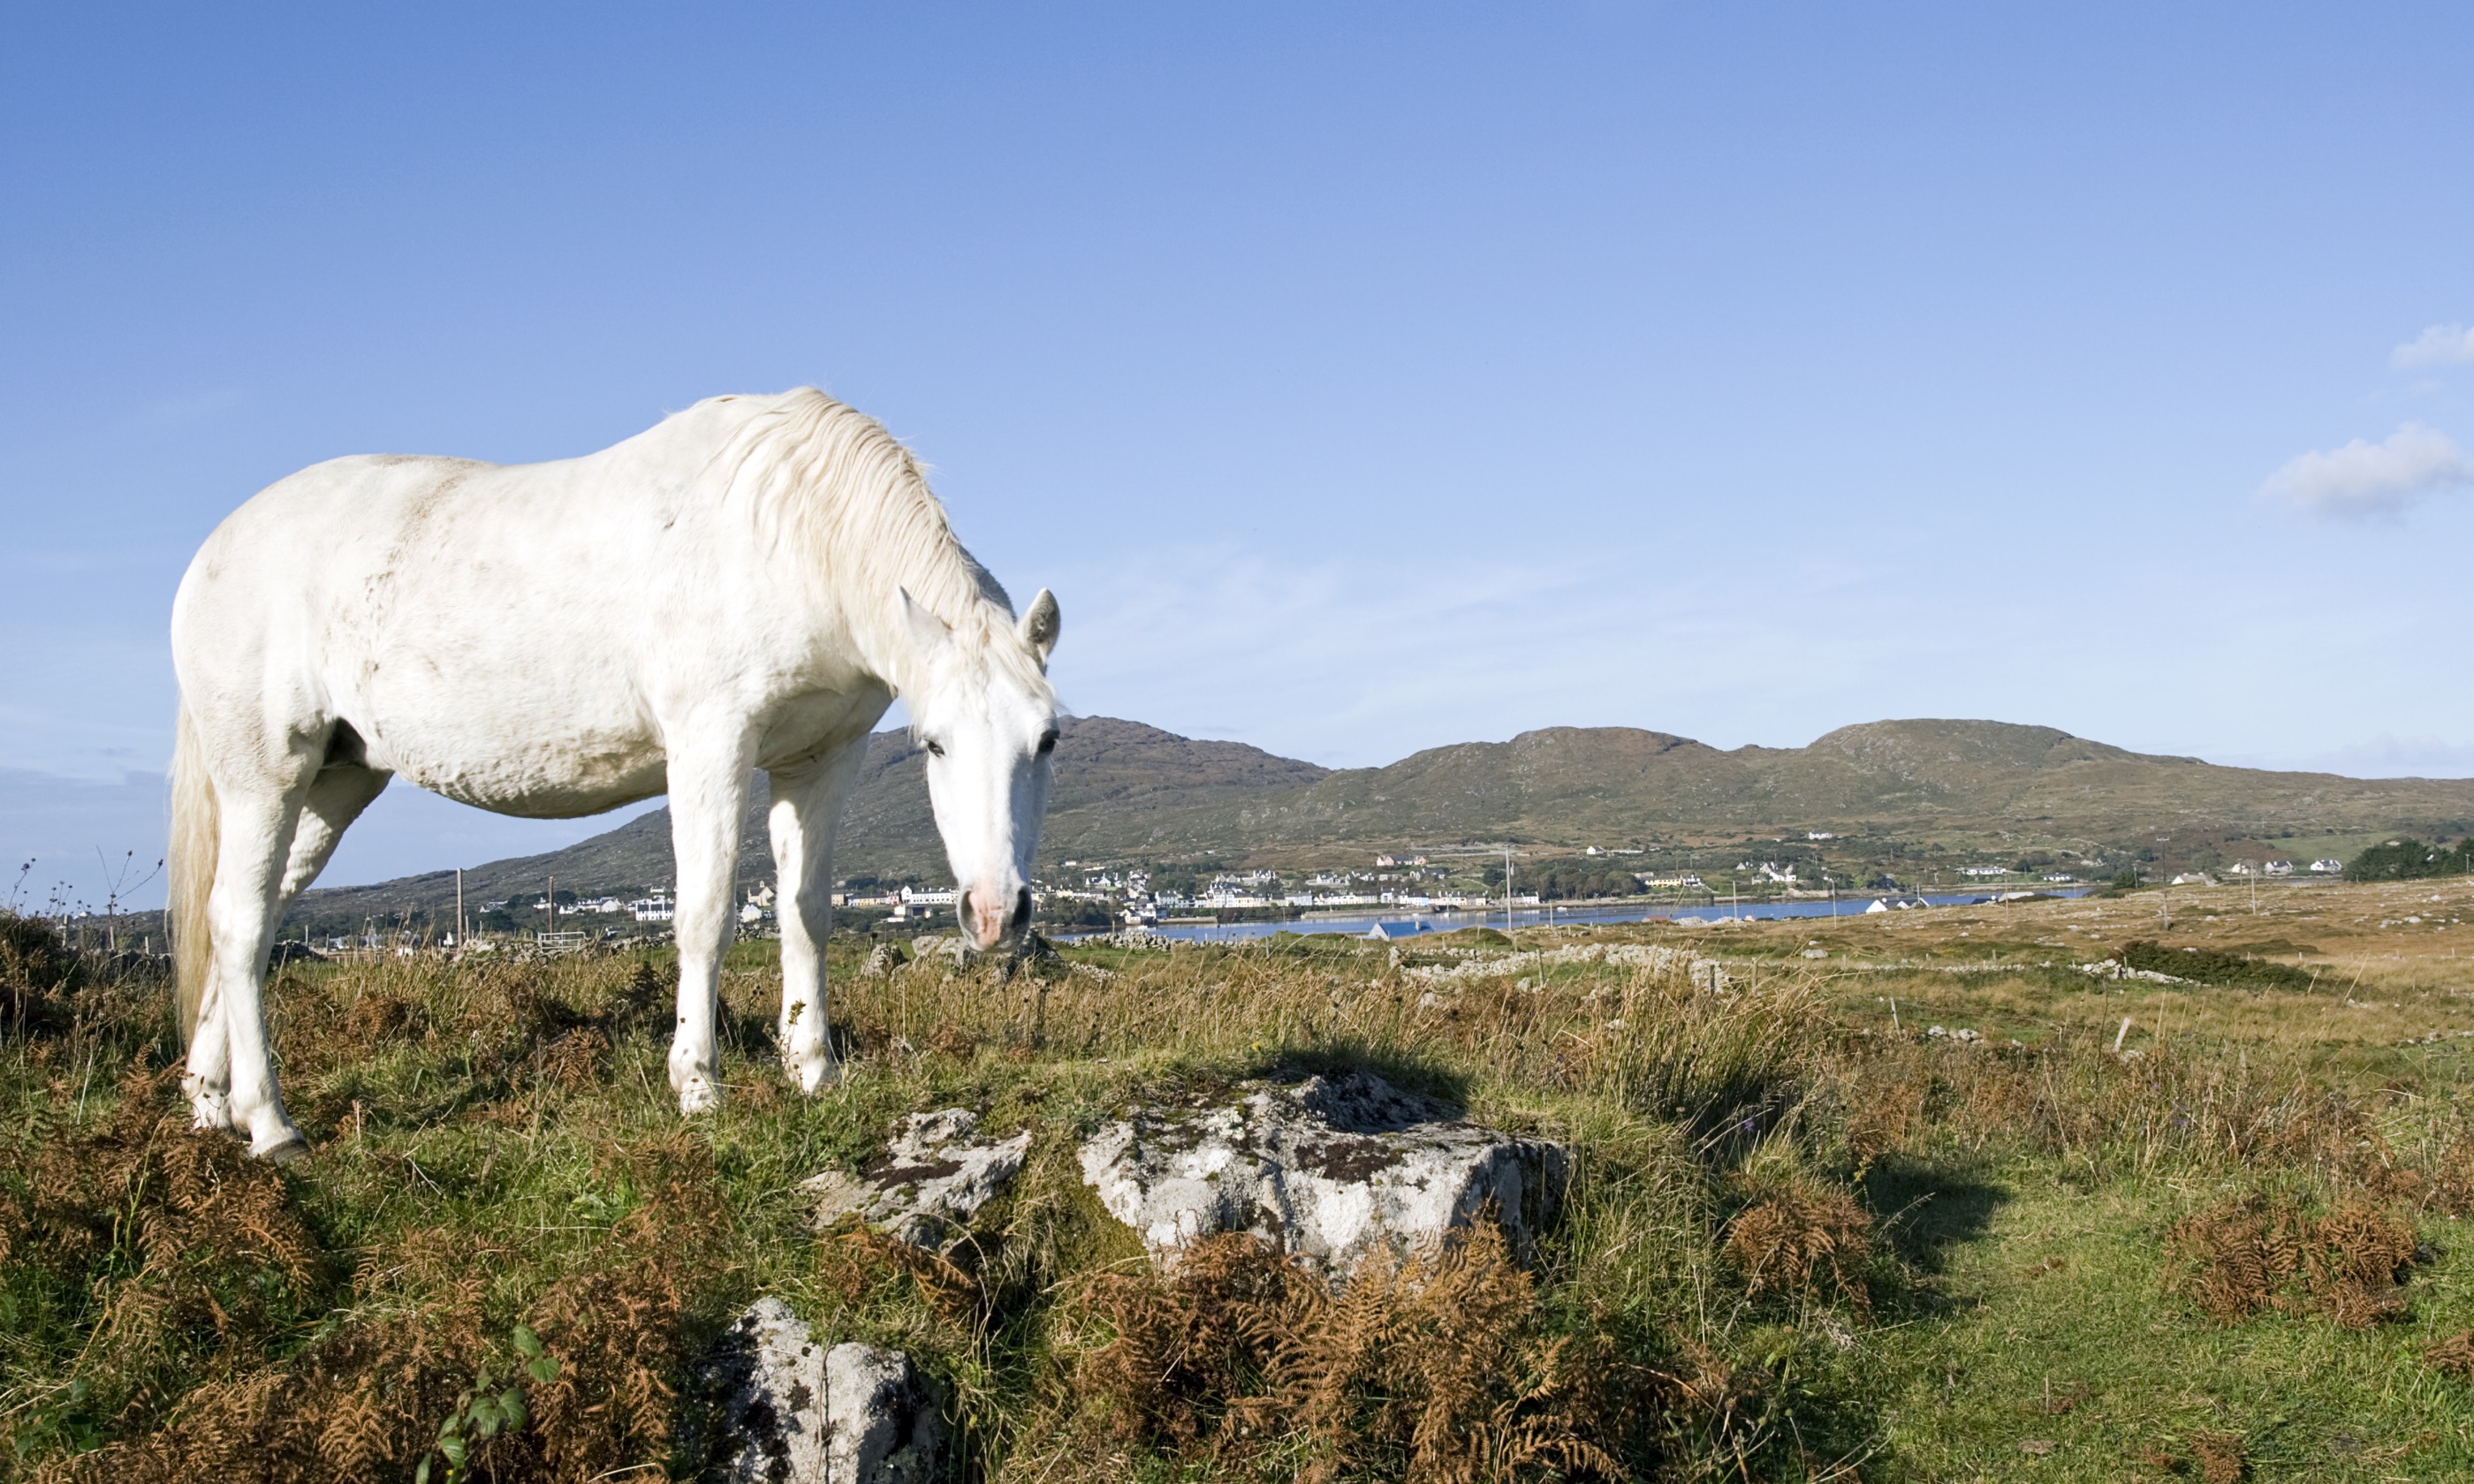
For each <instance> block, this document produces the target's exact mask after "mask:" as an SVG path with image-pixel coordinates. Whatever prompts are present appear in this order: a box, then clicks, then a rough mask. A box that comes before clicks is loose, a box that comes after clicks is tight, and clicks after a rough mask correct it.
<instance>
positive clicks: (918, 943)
mask: <svg viewBox="0 0 2474 1484" xmlns="http://www.w3.org/2000/svg"><path fill="white" fill-rule="evenodd" d="M910 951H911V952H912V953H913V954H915V955H917V958H918V961H919V962H920V963H922V964H931V963H933V964H941V965H942V966H944V967H945V968H947V969H968V968H970V967H971V966H972V965H974V964H976V963H978V962H979V961H980V951H979V949H977V948H974V947H972V946H971V945H969V944H967V943H965V942H963V941H962V937H961V935H960V934H959V933H921V934H920V935H919V936H918V937H916V938H913V939H911V940H910Z"/></svg>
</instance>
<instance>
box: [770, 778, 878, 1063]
mask: <svg viewBox="0 0 2474 1484" xmlns="http://www.w3.org/2000/svg"><path fill="white" fill-rule="evenodd" d="M866 754H867V738H866V737H864V736H861V737H859V738H856V739H854V740H852V741H849V742H845V743H843V744H841V745H840V746H838V747H837V748H835V749H833V750H832V751H830V752H827V753H824V754H820V755H818V756H817V757H815V758H813V759H812V760H811V761H808V762H805V763H802V764H800V765H799V766H797V767H795V768H777V769H775V770H773V772H772V774H771V775H770V777H771V779H772V784H773V807H772V810H771V812H770V813H769V814H768V815H767V817H766V824H767V825H768V826H770V828H771V831H772V835H773V886H774V894H775V895H774V912H775V914H776V915H777V916H778V918H779V919H780V922H781V924H782V1020H781V1041H782V1065H784V1066H785V1067H786V1068H788V1071H789V1073H790V1075H791V1076H792V1077H794V1078H796V1079H797V1081H798V1084H799V1090H800V1091H802V1092H814V1091H815V1090H817V1089H820V1088H822V1087H823V1086H824V1085H825V1084H826V1083H828V1082H830V1081H832V1080H833V1079H834V1077H835V1075H836V1074H837V1072H838V1071H839V1069H840V1068H839V1067H837V1065H835V1062H834V1044H833V1038H832V1036H831V1035H830V1034H829V1033H828V1031H827V1028H826V1024H825V940H826V939H827V938H828V937H830V936H831V935H832V933H833V926H834V908H833V875H834V828H835V826H836V825H837V823H838V822H839V821H840V818H841V809H842V799H843V797H844V796H845V795H847V794H848V793H849V792H850V786H851V782H852V780H853V779H854V778H857V777H858V776H859V764H860V759H861V757H863V756H865V755H866Z"/></svg>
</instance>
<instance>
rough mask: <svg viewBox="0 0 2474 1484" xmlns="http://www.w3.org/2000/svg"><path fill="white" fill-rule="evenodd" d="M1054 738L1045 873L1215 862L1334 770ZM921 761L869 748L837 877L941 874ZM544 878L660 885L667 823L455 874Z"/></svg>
mask: <svg viewBox="0 0 2474 1484" xmlns="http://www.w3.org/2000/svg"><path fill="white" fill-rule="evenodd" d="M1057 732H1058V735H1057V742H1056V763H1055V784H1054V786H1053V787H1052V788H1051V790H1050V793H1049V801H1048V821H1047V824H1046V826H1044V827H1043V828H1042V830H1041V832H1040V847H1041V849H1040V853H1041V855H1042V857H1043V858H1044V859H1047V860H1052V861H1054V860H1060V859H1070V858H1074V857H1076V856H1077V855H1078V854H1090V855H1101V854H1127V853H1130V852H1133V851H1138V850H1139V851H1146V852H1150V851H1156V852H1161V853H1169V854H1175V853H1180V852H1188V851H1199V850H1210V849H1215V848H1217V849H1223V850H1225V849H1226V846H1225V835H1226V831H1227V828H1228V822H1229V821H1230V820H1231V819H1232V818H1233V819H1236V820H1240V821H1242V820H1243V819H1244V818H1246V815H1247V808H1248V806H1249V804H1251V803H1252V802H1254V801H1257V800H1260V799H1264V798H1275V797H1280V796H1283V795H1286V794H1290V793H1294V792H1296V791H1297V790H1298V789H1300V788H1304V787H1307V786H1309V785H1311V784H1313V783H1314V782H1316V781H1317V780H1319V779H1321V778H1325V777H1327V776H1329V774H1330V771H1331V770H1329V769H1327V768H1321V767H1317V766H1316V765H1315V764H1313V763H1310V762H1300V761H1298V759H1297V758H1294V757H1277V756H1273V754H1270V753H1267V752H1264V751H1263V750H1262V749H1261V748H1258V747H1249V746H1247V745H1246V744H1245V743H1242V742H1207V741H1198V740H1196V739H1194V738H1191V737H1180V736H1178V735H1176V733H1175V732H1170V731H1162V730H1160V729H1158V728H1157V727H1146V726H1144V725H1143V724H1142V723H1140V722H1128V721H1119V720H1117V719H1116V718H1114V717H1108V716H1082V717H1066V718H1063V719H1061V720H1060V721H1059V722H1058V725H1057ZM920 755H921V754H920V751H919V749H917V748H915V747H913V746H911V744H910V736H909V734H908V733H906V732H901V731H880V732H878V733H876V734H875V735H874V736H871V737H869V738H868V739H867V755H866V757H865V758H863V759H862V760H861V763H860V775H859V781H858V782H857V783H856V784H855V785H854V786H853V787H852V789H851V795H850V798H849V799H848V800H847V801H845V802H844V803H843V805H842V823H841V829H840V831H839V833H838V835H837V840H836V849H835V851H834V872H835V874H836V875H837V876H851V875H860V874H866V875H885V876H893V877H902V876H918V877H922V878H941V877H942V876H944V875H945V874H948V873H947V870H946V866H945V852H944V847H943V845H942V844H940V843H939V842H938V840H937V838H936V826H935V820H934V815H933V814H932V813H931V812H930V810H929V805H928V783H927V778H926V775H925V773H924V772H923V771H922V765H921V761H920ZM770 802H771V795H770V793H769V791H768V790H767V789H766V787H765V783H764V775H763V774H761V773H760V774H758V775H757V776H756V782H755V787H754V790H753V792H752V795H751V797H750V799H749V801H748V809H747V819H746V823H745V827H744V828H743V829H742V830H741V831H740V849H739V875H740V879H741V880H760V879H764V878H768V877H770V876H771V875H772V874H773V863H772V855H771V847H770V845H769V843H768V841H767V838H766V833H765V826H764V813H765V810H766V808H767V807H768V806H769V804H770ZM551 875H556V876H557V877H558V879H559V882H560V885H561V888H562V889H565V888H568V887H573V888H574V889H575V890H577V891H579V892H593V893H596V894H597V893H600V892H605V891H624V890H631V889H637V890H640V889H643V888H647V887H652V886H661V885H667V884H668V883H669V882H670V881H671V879H672V869H671V864H670V811H669V810H667V809H655V810H653V811H651V812H650V813H646V814H641V815H638V816H637V817H636V818H634V819H632V820H629V821H628V822H627V823H626V824H624V825H621V826H618V828H616V829H613V830H610V831H609V832H607V833H605V834H599V835H595V836H594V837H593V838H592V839H590V840H586V841H583V842H581V843H580V844H576V845H571V846H569V847H567V848H566V849H565V850H553V851H550V852H548V853H546V854H542V855H524V856H518V857H516V858H514V859H510V860H500V861H492V862H490V863H489V864H487V865H484V866H476V867H473V868H472V869H470V870H467V871H466V872H465V873H464V892H465V897H466V899H467V900H468V901H472V902H481V901H487V900H489V899H491V898H499V897H507V896H512V895H514V894H516V893H518V892H525V891H530V892H539V891H541V890H542V889H543V883H544V882H545V881H546V878H548V877H549V876H551ZM310 896H311V898H314V900H313V901H311V902H309V903H306V904H305V905H307V906H309V907H311V908H312V909H313V910H315V911H317V912H319V913H321V914H358V913H371V912H385V911H396V910H400V909H402V908H405V907H426V908H435V907H439V906H442V905H447V904H450V903H452V902H453V901H454V899H455V874H454V873H453V872H451V871H433V872H429V873H426V874H422V875H417V876H405V877H402V878H400V879H398V880H394V881H383V882H379V883H377V884H376V885H374V886H354V887H336V888H331V889H322V890H319V891H315V892H312V893H311V894H310Z"/></svg>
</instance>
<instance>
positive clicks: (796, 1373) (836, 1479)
mask: <svg viewBox="0 0 2474 1484" xmlns="http://www.w3.org/2000/svg"><path fill="white" fill-rule="evenodd" d="M701 1369H702V1372H703V1379H704V1382H705V1384H706V1386H707V1387H709V1388H711V1394H714V1395H717V1396H719V1397H721V1398H722V1399H724V1400H723V1401H722V1406H721V1415H720V1418H719V1427H720V1431H719V1435H718V1436H717V1437H716V1439H715V1443H716V1448H715V1450H714V1453H713V1463H712V1466H711V1467H710V1468H709V1469H708V1470H707V1471H706V1473H705V1477H707V1478H708V1479H717V1480H724V1481H727V1484H929V1481H931V1480H935V1479H941V1478H943V1477H944V1476H945V1474H946V1472H948V1467H947V1466H948V1464H949V1462H950V1449H949V1447H948V1444H947V1439H946V1434H945V1424H944V1419H943V1418H942V1417H941V1416H940V1415H939V1414H938V1412H937V1410H936V1406H935V1400H934V1397H933V1396H931V1395H930V1392H929V1389H928V1386H927V1384H926V1382H925V1381H924V1380H923V1379H922V1378H921V1377H920V1376H919V1374H918V1372H917V1370H916V1369H915V1368H914V1367H912V1365H911V1364H910V1358H909V1357H908V1356H905V1355H903V1354H902V1353H900V1352H896V1351H889V1350H878V1349H876V1348H875V1347H874V1346H869V1345H855V1344H842V1345H836V1346H834V1347H832V1348H831V1349H827V1348H826V1347H824V1346H823V1345H820V1344H818V1343H817V1342H816V1339H815V1337H814V1335H813V1334H812V1333H811V1332H810V1331H809V1329H808V1327H807V1326H806V1325H805V1324H803V1323H801V1322H800V1320H799V1317H798V1316H797V1315H796V1314H794V1313H792V1312H791V1311H790V1307H789V1305H788V1304H784V1303H783V1302H782V1301H781V1300H779V1299H769V1298H768V1299H759V1300H757V1301H756V1302H755V1303H754V1304H750V1305H748V1307H747V1311H746V1312H745V1313H743V1314H741V1315H740V1316H739V1319H738V1321H737V1322H736V1323H734V1324H733V1325H732V1326H731V1327H730V1328H729V1329H728V1330H726V1331H724V1332H723V1334H722V1337H721V1339H720V1341H719V1342H718V1343H716V1345H715V1347H714V1349H713V1351H712V1352H711V1353H710V1354H708V1355H707V1356H706V1357H705V1360H704V1363H703V1366H702V1368H701Z"/></svg>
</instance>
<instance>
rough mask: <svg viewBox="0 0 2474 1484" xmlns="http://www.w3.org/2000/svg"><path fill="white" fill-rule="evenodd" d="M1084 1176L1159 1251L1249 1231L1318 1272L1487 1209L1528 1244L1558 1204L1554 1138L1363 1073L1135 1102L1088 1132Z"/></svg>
mask: <svg viewBox="0 0 2474 1484" xmlns="http://www.w3.org/2000/svg"><path fill="white" fill-rule="evenodd" d="M1081 1160H1082V1178H1083V1180H1084V1181H1085V1182H1087V1183H1088V1184H1089V1185H1090V1186H1091V1188H1092V1189H1093V1190H1094V1191H1096V1192H1097V1193H1098V1195H1099V1197H1100V1203H1101V1204H1102V1205H1103V1206H1104V1207H1106V1208H1107V1209H1108V1211H1109V1213H1110V1214H1111V1215H1114V1216H1115V1217H1116V1218H1117V1219H1118V1220H1120V1221H1122V1222H1124V1223H1125V1224H1126V1225H1128V1226H1129V1227H1131V1228H1133V1229H1134V1232H1135V1233H1136V1234H1137V1235H1139V1236H1140V1237H1141V1238H1142V1240H1143V1245H1144V1246H1145V1247H1147V1248H1149V1249H1150V1250H1151V1252H1152V1255H1153V1256H1154V1257H1171V1256H1173V1255H1174V1254H1175V1252H1176V1249H1178V1248H1180V1247H1183V1246H1184V1245H1185V1244H1187V1243H1189V1242H1192V1241H1193V1240H1195V1239H1196V1238H1197V1237H1201V1236H1205V1235H1208V1234H1210V1233H1215V1232H1228V1231H1248V1232H1254V1233H1260V1234H1262V1235H1264V1236H1266V1237H1270V1238H1272V1239H1273V1240H1274V1241H1277V1242H1279V1243H1280V1244H1281V1245H1282V1246H1283V1247H1285V1248H1286V1249H1287V1250H1289V1251H1290V1252H1293V1253H1296V1254H1298V1256H1300V1257H1304V1258H1305V1259H1306V1260H1308V1261H1309V1262H1312V1263H1314V1264H1316V1265H1318V1266H1320V1267H1322V1268H1323V1269H1324V1270H1326V1271H1329V1272H1333V1273H1340V1272H1344V1271H1346V1269H1347V1268H1348V1267H1350V1266H1351V1265H1352V1264H1354V1263H1355V1262H1356V1261H1357V1259H1358V1258H1359V1257H1362V1256H1364V1255H1365V1254H1366V1252H1367V1251H1369V1250H1370V1248H1371V1247H1372V1246H1373V1245H1374V1244H1375V1243H1377V1242H1387V1241H1388V1242H1390V1243H1392V1244H1394V1245H1395V1247H1396V1248H1400V1249H1406V1248H1409V1247H1413V1246H1417V1245H1419V1244H1422V1243H1425V1242H1430V1241H1433V1240H1436V1239H1439V1238H1440V1237H1441V1236H1442V1235H1443V1233H1444V1232H1446V1231H1447V1230H1449V1229H1450V1228H1452V1227H1456V1226H1461V1225H1464V1224H1466V1223H1467V1222H1468V1221H1470V1220H1472V1219H1474V1218H1475V1217H1476V1216H1477V1215H1478V1214H1479V1213H1480V1212H1481V1211H1484V1210H1487V1209H1490V1208H1492V1210H1493V1211H1494V1213H1495V1216H1496V1218H1497V1219H1498V1220H1500V1221H1501V1222H1502V1223H1503V1226H1504V1228H1505V1230H1506V1232H1507V1233H1508V1234H1509V1235H1510V1236H1511V1237H1512V1239H1513V1242H1514V1245H1515V1247H1516V1248H1518V1249H1522V1250H1526V1249H1527V1248H1529V1247H1530V1246H1531V1245H1532V1244H1533V1243H1534V1241H1535V1239H1536V1234H1537V1232H1538V1229H1539V1227H1540V1225H1541V1224H1542V1223H1543V1222H1545V1221H1546V1220H1547V1219H1548V1218H1549V1217H1551V1216H1552V1215H1553V1213H1554V1211H1555V1209H1556V1208H1557V1206H1559V1205H1560V1204H1561V1202H1562V1200H1563V1194H1564V1182H1565V1178H1566V1174H1567V1171H1568V1168H1569V1163H1568V1161H1567V1159H1566V1157H1565V1154H1564V1149H1563V1147H1562V1146H1561V1145H1558V1144H1554V1143H1550V1142H1547V1141H1546V1140H1543V1139H1535V1138H1523V1137H1516V1136H1513V1135H1508V1134H1503V1133H1499V1132H1497V1131H1496V1130H1493V1129H1489V1128H1483V1127H1480V1126H1479V1125H1477V1124H1474V1123H1469V1122H1467V1121H1465V1120H1462V1119H1459V1118H1456V1117H1454V1116H1452V1113H1451V1111H1450V1110H1449V1109H1447V1108H1445V1107H1443V1105H1442V1104H1440V1103H1438V1102H1436V1101H1435V1100H1434V1099H1432V1098H1429V1097H1425V1096H1422V1095H1420V1094H1419V1093H1414V1092H1406V1091H1403V1090H1401V1089H1398V1088H1395V1087H1394V1086H1392V1085H1391V1084H1390V1083H1388V1082H1385V1081H1384V1080H1383V1079H1382V1078H1380V1077H1377V1076H1375V1075H1373V1074H1372V1073H1370V1072H1366V1071H1348V1072H1341V1073H1336V1074H1333V1075H1330V1076H1322V1077H1311V1078H1308V1079H1306V1080H1305V1081H1303V1082H1300V1083H1295V1084H1277V1083H1256V1084H1249V1085H1247V1086H1245V1087H1241V1088H1240V1089H1238V1095H1237V1097H1236V1099H1235V1100H1234V1101H1233V1102H1222V1103H1220V1104H1218V1105H1217V1106H1210V1107H1201V1108H1146V1109H1139V1110H1136V1111H1135V1112H1134V1113H1132V1114H1131V1115H1129V1116H1128V1117H1127V1118H1124V1119H1122V1120H1120V1121H1118V1122H1114V1123H1110V1124H1107V1125H1105V1126H1104V1127H1103V1128H1101V1129H1100V1131H1099V1132H1098V1133H1096V1134H1094V1135H1093V1136H1092V1137H1090V1138H1089V1139H1088V1140H1087V1141H1085V1142H1084V1144H1083V1146H1082V1150H1081Z"/></svg>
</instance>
